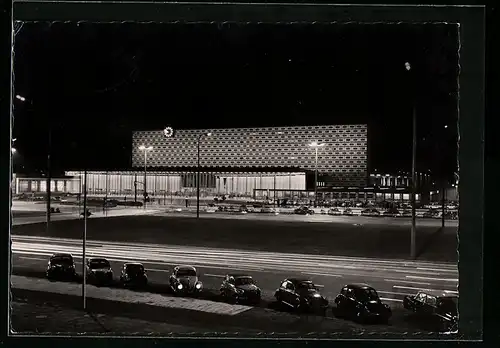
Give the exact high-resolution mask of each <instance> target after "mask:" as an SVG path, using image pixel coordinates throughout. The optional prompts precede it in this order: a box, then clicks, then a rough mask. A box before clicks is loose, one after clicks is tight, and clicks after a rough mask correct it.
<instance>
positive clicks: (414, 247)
mask: <svg viewBox="0 0 500 348" xmlns="http://www.w3.org/2000/svg"><path fill="white" fill-rule="evenodd" d="M405 68H406V71H408V72H409V74H410V83H412V84H413V83H414V82H415V81H414V80H413V73H412V71H411V64H410V63H408V62H406V63H405ZM415 102H416V101H415V96H412V104H413V127H412V128H413V137H412V138H413V139H412V161H411V181H412V183H411V235H410V240H411V241H410V244H411V245H410V254H411V258H412V259H415V258H416V257H417V243H416V235H417V216H416V195H417V172H416V167H417V111H416V105H415Z"/></svg>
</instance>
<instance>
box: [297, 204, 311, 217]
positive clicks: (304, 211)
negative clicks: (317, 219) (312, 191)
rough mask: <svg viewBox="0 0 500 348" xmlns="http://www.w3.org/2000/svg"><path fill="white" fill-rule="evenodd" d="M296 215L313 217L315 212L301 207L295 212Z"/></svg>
mask: <svg viewBox="0 0 500 348" xmlns="http://www.w3.org/2000/svg"><path fill="white" fill-rule="evenodd" d="M293 213H294V214H298V215H313V214H314V210H312V209H311V208H308V207H306V206H304V207H300V208H297V209H295V210H294V211H293Z"/></svg>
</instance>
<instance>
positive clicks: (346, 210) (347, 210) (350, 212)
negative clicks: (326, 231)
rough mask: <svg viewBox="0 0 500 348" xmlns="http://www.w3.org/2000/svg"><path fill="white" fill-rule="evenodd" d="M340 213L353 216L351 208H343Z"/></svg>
mask: <svg viewBox="0 0 500 348" xmlns="http://www.w3.org/2000/svg"><path fill="white" fill-rule="evenodd" d="M342 215H346V216H353V215H354V213H353V212H352V209H351V208H345V209H344V211H343V212H342Z"/></svg>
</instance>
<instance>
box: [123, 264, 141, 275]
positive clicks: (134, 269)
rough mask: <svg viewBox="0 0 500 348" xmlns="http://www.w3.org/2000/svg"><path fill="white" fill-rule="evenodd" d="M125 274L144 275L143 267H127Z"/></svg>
mask: <svg viewBox="0 0 500 348" xmlns="http://www.w3.org/2000/svg"><path fill="white" fill-rule="evenodd" d="M127 272H128V273H129V274H140V273H144V266H143V265H127Z"/></svg>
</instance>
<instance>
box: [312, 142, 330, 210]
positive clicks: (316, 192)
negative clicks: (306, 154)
mask: <svg viewBox="0 0 500 348" xmlns="http://www.w3.org/2000/svg"><path fill="white" fill-rule="evenodd" d="M325 145H326V144H325V143H321V144H318V142H317V141H313V142H312V143H310V144H309V146H310V147H313V148H314V150H315V153H316V157H315V158H316V164H315V170H314V205H316V202H317V199H318V149H319V148H320V147H323V146H325Z"/></svg>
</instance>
